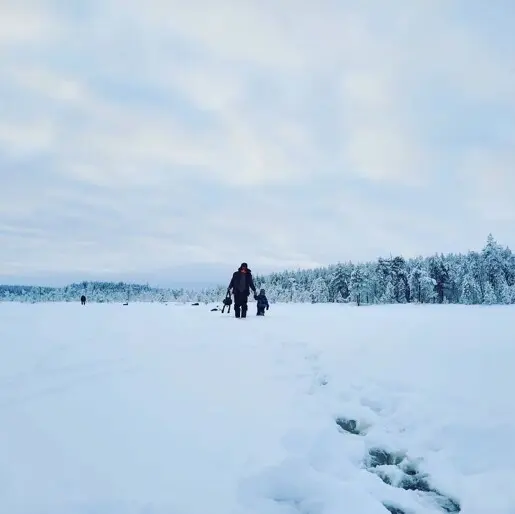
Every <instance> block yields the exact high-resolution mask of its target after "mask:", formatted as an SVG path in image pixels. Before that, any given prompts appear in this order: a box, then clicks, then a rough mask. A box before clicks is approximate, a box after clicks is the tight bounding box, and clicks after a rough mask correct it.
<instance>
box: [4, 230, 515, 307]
mask: <svg viewBox="0 0 515 514" xmlns="http://www.w3.org/2000/svg"><path fill="white" fill-rule="evenodd" d="M255 282H256V286H257V287H258V288H264V289H265V290H266V293H267V296H268V299H269V301H270V302H271V303H277V302H281V303H288V302H303V303H328V302H337V303H349V302H352V303H355V304H357V305H363V304H387V303H440V304H441V303H461V304H468V305H473V304H488V305H493V304H513V303H515V255H514V254H513V253H512V252H511V250H510V249H509V248H508V247H503V246H501V245H499V244H498V243H497V242H496V240H495V239H494V237H493V236H492V235H491V234H490V235H489V236H488V238H487V240H486V244H485V246H484V248H483V249H482V250H481V251H469V252H468V253H467V254H446V255H444V254H435V255H433V256H431V257H418V258H412V259H405V258H404V257H402V256H395V257H388V258H383V257H381V258H379V259H378V260H377V261H374V262H365V263H353V262H350V261H349V262H340V263H338V264H334V265H331V266H328V267H324V268H317V269H311V270H297V271H284V272H281V273H272V274H270V275H266V276H260V275H256V276H255ZM226 290H227V284H222V285H220V286H218V287H216V288H210V289H205V290H201V291H188V290H185V289H173V288H167V289H163V288H156V287H150V286H149V285H141V284H128V283H124V282H118V283H111V282H80V283H75V284H70V285H68V286H66V287H62V288H53V287H37V286H16V285H0V301H16V302H28V303H36V302H78V301H80V297H81V295H83V294H84V295H86V297H87V300H88V302H120V303H126V302H162V303H167V302H179V303H187V302H202V303H212V302H218V303H220V304H221V301H222V299H223V298H224V296H225V293H226Z"/></svg>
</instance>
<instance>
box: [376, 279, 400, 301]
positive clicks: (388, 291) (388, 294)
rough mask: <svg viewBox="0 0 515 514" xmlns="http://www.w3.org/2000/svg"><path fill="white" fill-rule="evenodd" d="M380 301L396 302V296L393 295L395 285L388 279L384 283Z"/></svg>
mask: <svg viewBox="0 0 515 514" xmlns="http://www.w3.org/2000/svg"><path fill="white" fill-rule="evenodd" d="M379 302H380V303H397V298H396V296H395V286H394V285H393V282H392V281H391V280H388V282H387V283H386V288H385V290H384V293H383V295H382V296H381V299H380V300H379Z"/></svg>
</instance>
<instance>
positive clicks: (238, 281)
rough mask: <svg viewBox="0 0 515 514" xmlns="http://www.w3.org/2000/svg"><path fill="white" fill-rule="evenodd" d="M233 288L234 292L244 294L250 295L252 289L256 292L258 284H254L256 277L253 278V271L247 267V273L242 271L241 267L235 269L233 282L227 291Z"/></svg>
mask: <svg viewBox="0 0 515 514" xmlns="http://www.w3.org/2000/svg"><path fill="white" fill-rule="evenodd" d="M231 289H232V292H233V294H243V295H246V296H249V295H250V290H251V289H252V291H253V292H254V293H255V292H256V286H255V285H254V279H253V278H252V272H251V271H250V270H249V269H248V268H247V273H242V271H241V268H240V269H239V270H238V271H235V272H234V273H233V275H232V279H231V282H230V284H229V287H228V288H227V291H230V290H231Z"/></svg>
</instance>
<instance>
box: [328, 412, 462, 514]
mask: <svg viewBox="0 0 515 514" xmlns="http://www.w3.org/2000/svg"><path fill="white" fill-rule="evenodd" d="M335 421H336V424H337V425H338V428H339V430H340V431H342V432H344V433H348V434H352V435H355V436H364V435H366V428H365V427H361V426H360V424H359V423H358V422H357V421H356V420H354V419H346V418H337V419H336V420H335ZM363 465H364V467H365V468H366V469H367V470H368V471H369V472H370V473H374V474H375V475H377V476H378V477H379V478H380V479H381V480H382V481H383V482H384V483H385V484H387V485H389V486H391V487H398V488H400V489H405V490H407V491H418V492H419V493H421V494H424V495H426V496H427V497H428V498H431V499H432V500H433V501H434V503H435V504H436V505H437V506H438V507H439V508H440V509H441V510H442V511H443V512H449V513H455V512H460V511H461V506H460V503H459V502H458V501H457V500H455V499H453V498H450V497H449V496H447V495H445V494H443V493H441V492H440V491H438V490H437V489H436V488H434V487H432V486H431V484H430V477H429V476H428V475H427V474H424V473H422V472H421V471H420V470H419V468H418V466H417V464H416V463H415V462H414V461H412V460H410V459H409V458H408V457H407V456H406V454H404V453H402V452H389V451H387V450H385V449H383V448H371V449H370V450H369V451H368V454H367V455H366V457H365V458H364V460H363ZM384 506H385V508H386V509H387V510H388V511H389V512H390V513H391V514H411V512H410V511H408V510H404V509H403V508H401V507H400V506H399V505H392V504H387V503H385V504H384Z"/></svg>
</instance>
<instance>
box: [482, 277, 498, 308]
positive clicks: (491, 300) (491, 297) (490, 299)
mask: <svg viewBox="0 0 515 514" xmlns="http://www.w3.org/2000/svg"><path fill="white" fill-rule="evenodd" d="M483 303H484V304H485V305H494V304H496V303H497V297H496V295H495V291H494V288H493V286H492V284H490V282H487V283H486V284H485V295H484V298H483Z"/></svg>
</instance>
